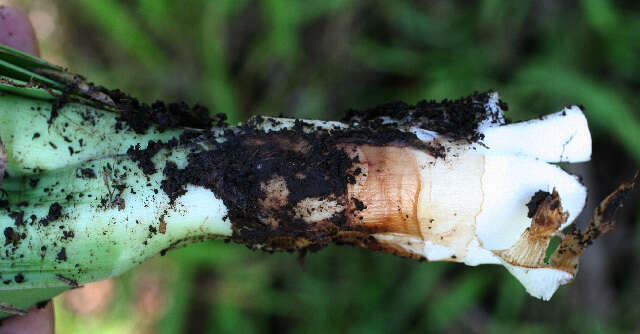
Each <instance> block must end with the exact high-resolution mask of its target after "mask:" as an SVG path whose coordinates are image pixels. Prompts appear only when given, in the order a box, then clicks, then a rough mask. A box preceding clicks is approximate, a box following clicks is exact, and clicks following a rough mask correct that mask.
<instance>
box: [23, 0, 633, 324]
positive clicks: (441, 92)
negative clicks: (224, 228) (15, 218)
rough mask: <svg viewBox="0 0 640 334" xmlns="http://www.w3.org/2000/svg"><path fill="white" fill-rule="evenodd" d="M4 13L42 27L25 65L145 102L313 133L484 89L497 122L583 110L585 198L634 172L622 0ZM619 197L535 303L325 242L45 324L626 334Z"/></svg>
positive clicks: (215, 255) (229, 257)
mask: <svg viewBox="0 0 640 334" xmlns="http://www.w3.org/2000/svg"><path fill="white" fill-rule="evenodd" d="M17 2H18V3H19V5H20V6H22V7H23V8H24V9H25V10H26V11H28V12H29V13H30V15H31V17H32V19H33V20H34V24H35V26H36V30H37V31H39V32H40V31H44V30H46V29H49V30H46V32H47V36H46V37H45V38H43V36H40V37H41V39H42V41H41V43H42V44H41V47H42V50H43V57H45V58H48V59H51V60H54V61H58V62H60V63H62V64H63V65H66V66H68V67H69V68H71V69H72V70H73V71H74V72H78V73H83V74H86V76H87V77H89V78H90V79H92V80H93V81H96V82H98V83H101V84H104V85H106V86H108V87H117V88H121V89H123V90H125V91H130V92H132V93H134V94H135V95H138V96H140V97H142V98H143V99H146V100H148V101H153V100H155V99H162V100H185V101H188V102H190V103H195V102H201V103H203V104H205V105H207V106H209V107H210V108H211V110H212V112H224V113H226V114H227V115H228V116H229V118H230V119H231V120H233V121H241V120H243V119H246V118H247V117H248V116H249V115H252V114H272V115H277V114H284V115H287V116H296V117H305V118H320V119H332V118H335V117H338V116H339V115H340V114H341V113H342V112H343V111H344V110H346V109H348V108H364V107H368V106H373V105H376V104H379V103H383V102H388V101H392V100H404V101H407V102H409V103H415V102H417V101H418V100H420V99H423V98H428V99H430V98H435V99H441V98H447V97H448V98H455V97H459V96H463V95H466V94H468V93H470V92H472V91H475V90H479V91H483V90H488V89H496V90H498V91H499V92H500V93H501V96H502V98H503V99H504V100H506V101H507V102H508V103H509V105H510V109H509V114H508V115H509V117H510V118H511V119H514V120H521V119H525V118H530V117H536V116H539V115H542V114H545V113H549V112H553V111H556V110H559V109H560V108H561V107H562V106H564V105H567V104H576V103H577V104H582V105H584V106H585V107H586V113H587V117H588V118H589V121H590V125H591V128H592V131H593V136H594V155H593V162H592V163H589V164H583V165H581V166H578V169H577V172H578V173H580V174H582V175H583V176H584V177H585V182H586V183H587V185H588V186H589V187H590V189H591V198H592V199H599V198H602V197H603V194H604V193H606V192H608V191H610V190H612V189H613V188H614V186H615V185H616V183H617V182H620V181H621V180H623V179H625V178H627V177H628V176H630V175H632V171H633V169H634V166H637V165H638V163H639V162H640V117H639V115H638V112H637V110H638V109H639V107H640V95H639V94H637V92H638V91H639V89H640V61H638V59H639V56H640V4H639V3H637V2H633V1H616V2H614V1H608V0H583V1H550V0H542V1H527V0H525V1H517V2H516V1H506V0H484V1H409V0H396V1H382V0H379V1H367V0H306V1H296V0H265V1H251V0H220V1H205V0H192V1H170V0H135V1H124V0H122V1H117V0H101V1H95V0H69V1H64V2H63V1H60V2H56V3H43V2H31V1H17ZM43 6H44V7H43ZM32 14H33V15H32ZM51 22H53V29H52V28H51V25H52V24H51ZM47 23H48V25H47ZM43 25H44V28H43ZM634 200H635V201H634V202H633V203H632V204H631V205H628V209H627V210H626V212H625V214H623V216H622V217H621V218H620V220H619V225H620V226H619V227H618V230H617V231H616V233H615V234H613V235H612V236H607V237H605V238H604V239H603V240H599V241H598V244H597V245H596V246H595V247H594V248H593V249H592V250H589V251H587V253H586V254H585V256H584V258H585V259H589V260H587V261H586V263H584V264H583V267H582V269H581V270H582V272H581V273H579V274H578V278H577V279H576V282H574V283H573V284H571V285H569V286H567V287H563V288H561V290H560V291H559V292H558V293H557V294H556V296H554V298H553V299H552V301H551V302H542V301H538V300H535V299H533V298H531V297H529V296H528V295H526V293H525V291H524V289H523V288H522V287H521V286H520V285H519V284H518V283H517V282H516V281H515V279H513V278H512V277H511V276H510V275H509V274H507V273H506V271H504V270H503V269H501V268H498V267H495V266H481V267H478V268H473V269H471V268H467V267H465V266H463V265H455V264H445V263H430V264H424V263H418V262H414V261H409V260H404V259H400V258H396V257H393V256H390V255H385V254H376V253H372V252H369V251H365V250H360V249H355V248H350V247H338V246H332V247H329V248H328V249H326V250H323V251H321V252H319V253H317V254H312V255H309V256H307V257H305V258H304V259H303V260H301V261H299V260H298V259H297V258H296V256H295V255H292V254H275V255H270V254H266V253H256V252H251V251H248V250H246V249H244V248H243V247H240V246H236V245H231V244H229V245H227V244H224V243H222V242H208V243H204V244H200V245H195V246H191V247H188V248H185V249H181V250H177V251H172V252H169V254H168V255H167V256H165V257H156V258H154V259H152V260H150V261H148V262H147V263H145V264H143V265H142V266H141V267H140V268H138V269H136V270H134V271H132V272H130V273H128V274H126V275H124V276H123V277H121V278H119V279H117V281H116V283H115V288H114V291H115V292H114V293H113V297H112V300H111V302H110V303H109V304H108V306H107V307H106V308H104V309H103V310H102V311H100V312H96V313H92V314H88V315H87V314H82V312H74V311H73V310H72V308H69V307H67V306H65V305H66V303H65V302H64V301H63V299H59V300H58V301H57V310H56V317H57V318H56V319H57V327H58V329H59V331H60V332H61V333H71V332H93V333H96V334H97V333H124V332H145V333H178V332H211V333H237V332H242V333H252V332H278V333H282V332H306V333H327V332H334V331H337V332H349V333H387V332H401V333H413V332H438V331H445V332H450V333H469V332H471V333H478V332H493V333H513V332H518V333H549V332H563V333H567V332H569V333H572V332H576V333H618V332H620V333H627V332H637V331H639V330H640V329H639V328H638V326H639V323H638V321H637V319H638V318H639V317H640V304H638V303H637V300H639V298H640V272H639V270H638V268H640V266H639V264H640V257H639V255H640V231H639V230H638V229H637V228H636V224H635V222H636V221H637V213H638V209H637V207H636V206H635V203H637V199H635V198H634ZM582 220H584V219H582ZM584 223H585V222H584V221H582V222H581V224H584ZM145 282H146V283H145ZM150 282H151V283H150ZM148 291H152V292H153V293H151V294H150V295H144V294H145V292H148ZM145 298H146V299H145ZM141 305H142V306H141ZM144 305H147V306H144Z"/></svg>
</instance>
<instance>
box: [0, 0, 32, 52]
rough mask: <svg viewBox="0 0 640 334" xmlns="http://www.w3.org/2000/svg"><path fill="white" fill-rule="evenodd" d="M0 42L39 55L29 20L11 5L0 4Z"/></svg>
mask: <svg viewBox="0 0 640 334" xmlns="http://www.w3.org/2000/svg"><path fill="white" fill-rule="evenodd" d="M0 44H4V45H6V46H10V47H12V48H14V49H17V50H20V51H23V52H26V53H29V54H31V55H34V56H36V57H39V56H40V48H39V47H38V41H37V40H36V33H35V31H34V30H33V25H31V21H29V18H28V17H27V15H25V14H24V13H23V12H22V11H20V10H18V9H16V8H13V7H7V6H1V5H0Z"/></svg>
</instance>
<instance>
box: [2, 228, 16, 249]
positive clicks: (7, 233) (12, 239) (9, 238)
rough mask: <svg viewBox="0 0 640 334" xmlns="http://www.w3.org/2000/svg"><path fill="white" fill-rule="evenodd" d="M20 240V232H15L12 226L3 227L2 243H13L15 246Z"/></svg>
mask: <svg viewBox="0 0 640 334" xmlns="http://www.w3.org/2000/svg"><path fill="white" fill-rule="evenodd" d="M19 241H20V234H19V233H18V232H16V231H15V230H14V229H13V227H7V228H5V229H4V245H5V246H6V245H9V244H13V245H14V246H16V245H17V244H18V242H19Z"/></svg>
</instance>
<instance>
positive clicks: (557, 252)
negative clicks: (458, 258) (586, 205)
mask: <svg viewBox="0 0 640 334" xmlns="http://www.w3.org/2000/svg"><path fill="white" fill-rule="evenodd" d="M639 180H640V171H638V172H637V173H636V174H635V176H634V178H633V180H631V181H630V182H626V183H623V184H621V185H620V186H619V187H618V188H617V189H616V190H615V191H614V192H612V193H611V194H610V195H609V196H607V197H606V198H605V199H604V200H603V201H602V202H601V203H600V204H599V205H598V206H597V207H596V209H595V210H594V213H593V218H592V219H591V222H590V223H589V225H588V226H587V228H586V230H584V231H580V230H579V229H578V228H577V227H576V226H575V225H571V226H569V227H568V228H566V229H565V230H564V231H560V230H559V229H560V227H561V226H562V225H563V224H564V223H565V222H566V221H567V219H568V215H567V213H566V212H564V211H563V210H562V204H561V202H560V197H559V196H558V193H557V191H555V190H554V191H553V193H551V194H550V193H544V192H537V193H536V194H535V195H534V196H533V197H532V201H531V202H530V203H529V208H530V209H532V208H535V213H534V214H533V217H532V220H531V226H530V227H529V228H527V229H526V230H525V232H524V233H523V234H522V236H521V237H520V239H519V240H518V241H517V242H516V244H514V245H513V246H512V247H511V248H509V249H506V250H499V251H494V253H495V254H496V255H498V256H500V257H501V258H502V259H504V260H505V261H506V262H507V263H509V264H511V265H515V266H519V267H526V268H553V269H558V270H562V271H565V272H567V273H570V274H572V275H575V273H576V271H577V270H578V264H579V259H580V256H581V255H582V253H583V252H584V250H585V249H586V248H587V247H589V246H590V245H591V244H592V243H593V241H594V240H595V239H596V238H598V237H600V236H602V235H603V234H605V233H608V232H611V231H613V229H614V227H615V219H614V217H615V213H616V211H617V210H618V209H619V208H620V207H622V204H623V203H624V201H625V200H626V199H627V197H628V196H629V194H630V192H631V191H632V190H633V189H634V188H635V187H636V185H637V183H638V181H639ZM532 204H533V205H532ZM553 237H558V238H559V240H560V241H559V243H558V244H556V245H554V244H553V243H552V238H553Z"/></svg>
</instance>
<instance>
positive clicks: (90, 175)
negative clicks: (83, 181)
mask: <svg viewBox="0 0 640 334" xmlns="http://www.w3.org/2000/svg"><path fill="white" fill-rule="evenodd" d="M80 175H81V177H84V178H87V179H95V178H96V173H95V172H94V171H93V169H91V168H82V169H80Z"/></svg>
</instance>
